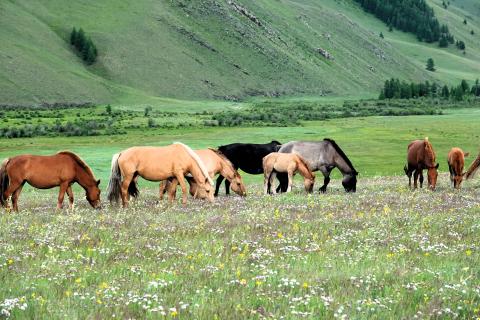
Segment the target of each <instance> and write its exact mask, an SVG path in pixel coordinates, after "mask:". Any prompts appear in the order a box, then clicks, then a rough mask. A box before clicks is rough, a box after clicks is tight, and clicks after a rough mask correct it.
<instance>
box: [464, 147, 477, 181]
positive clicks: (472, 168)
mask: <svg viewBox="0 0 480 320" xmlns="http://www.w3.org/2000/svg"><path fill="white" fill-rule="evenodd" d="M478 168H480V153H479V154H478V156H477V158H476V159H475V161H473V162H472V164H471V165H470V167H469V168H468V170H467V173H466V177H467V180H468V179H470V178H473V177H474V176H475V173H476V172H477V170H478Z"/></svg>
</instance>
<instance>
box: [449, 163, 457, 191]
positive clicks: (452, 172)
mask: <svg viewBox="0 0 480 320" xmlns="http://www.w3.org/2000/svg"><path fill="white" fill-rule="evenodd" d="M448 171H450V182H451V183H452V184H453V186H455V172H454V171H453V168H452V166H451V165H450V163H449V164H448Z"/></svg>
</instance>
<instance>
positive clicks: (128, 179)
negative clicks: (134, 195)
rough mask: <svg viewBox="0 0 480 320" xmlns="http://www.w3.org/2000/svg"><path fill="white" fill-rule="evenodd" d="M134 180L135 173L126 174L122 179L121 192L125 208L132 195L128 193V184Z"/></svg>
mask: <svg viewBox="0 0 480 320" xmlns="http://www.w3.org/2000/svg"><path fill="white" fill-rule="evenodd" d="M132 181H133V175H132V174H130V175H128V176H127V175H126V176H125V177H124V178H123V181H122V187H121V189H120V193H121V196H122V206H123V207H124V208H126V207H128V201H129V200H130V196H129V195H128V186H129V185H130V183H131V182H132Z"/></svg>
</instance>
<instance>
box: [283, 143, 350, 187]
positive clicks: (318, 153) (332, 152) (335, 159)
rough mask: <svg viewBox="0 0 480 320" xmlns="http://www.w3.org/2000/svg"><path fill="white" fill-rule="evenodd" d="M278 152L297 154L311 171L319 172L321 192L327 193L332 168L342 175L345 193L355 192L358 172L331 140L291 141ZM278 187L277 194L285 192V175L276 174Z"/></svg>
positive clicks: (286, 184) (286, 185)
mask: <svg viewBox="0 0 480 320" xmlns="http://www.w3.org/2000/svg"><path fill="white" fill-rule="evenodd" d="M279 152H283V153H297V154H299V155H300V156H302V157H303V158H304V159H305V160H307V162H308V163H309V165H310V169H311V170H312V171H318V170H320V171H321V172H322V174H323V175H324V181H323V186H322V187H321V188H320V191H321V192H326V191H327V185H328V183H329V182H330V173H331V172H332V170H333V169H334V168H338V170H340V172H341V173H342V175H343V180H342V185H343V187H344V188H345V191H346V192H355V191H356V190H357V175H358V172H357V170H355V168H354V167H353V164H352V162H351V161H350V160H349V159H348V157H347V155H346V154H345V153H344V152H343V150H342V149H340V147H339V146H338V145H337V143H336V142H335V141H334V140H332V139H324V140H323V141H291V142H289V143H286V144H284V145H282V147H281V148H280V150H279ZM277 178H278V180H279V181H280V186H279V187H278V188H277V192H278V191H279V190H281V191H282V192H285V191H286V190H287V188H288V182H287V181H288V179H287V177H286V175H285V174H277Z"/></svg>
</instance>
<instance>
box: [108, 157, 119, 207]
mask: <svg viewBox="0 0 480 320" xmlns="http://www.w3.org/2000/svg"><path fill="white" fill-rule="evenodd" d="M120 155H121V153H116V154H114V155H113V157H112V166H111V173H110V180H109V181H108V187H107V198H108V200H109V201H110V203H112V202H117V203H118V201H119V200H120V194H121V188H122V172H121V171H120V166H119V165H118V158H120Z"/></svg>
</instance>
